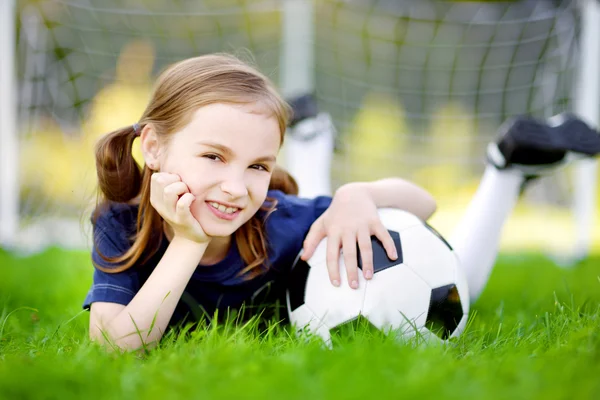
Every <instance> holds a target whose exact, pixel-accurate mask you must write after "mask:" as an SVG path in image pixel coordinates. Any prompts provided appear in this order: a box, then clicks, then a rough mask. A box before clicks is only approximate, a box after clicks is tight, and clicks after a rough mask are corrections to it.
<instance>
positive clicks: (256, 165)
mask: <svg viewBox="0 0 600 400" xmlns="http://www.w3.org/2000/svg"><path fill="white" fill-rule="evenodd" d="M250 168H254V169H257V170H259V171H269V169H268V168H267V166H266V165H262V164H254V165H252V166H251V167H250Z"/></svg>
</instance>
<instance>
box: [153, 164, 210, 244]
mask: <svg viewBox="0 0 600 400" xmlns="http://www.w3.org/2000/svg"><path fill="white" fill-rule="evenodd" d="M194 200H195V197H194V195H193V194H191V193H190V189H189V188H188V186H187V185H186V184H185V183H184V182H182V181H181V178H180V177H179V175H176V174H169V173H166V172H156V173H154V174H152V181H151V182H150V204H152V207H154V209H155V210H156V211H157V212H158V213H159V214H160V216H161V217H163V219H164V220H165V221H166V222H167V223H168V224H169V225H170V226H171V228H173V233H174V236H176V237H177V236H180V237H184V238H186V239H188V240H191V241H193V242H196V243H208V242H210V239H211V237H210V236H207V235H206V233H204V230H203V229H202V226H200V222H198V220H197V219H196V218H194V216H193V215H192V212H191V210H190V206H191V205H192V202H193V201H194Z"/></svg>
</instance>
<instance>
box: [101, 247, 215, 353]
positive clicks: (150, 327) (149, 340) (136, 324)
mask: <svg viewBox="0 0 600 400" xmlns="http://www.w3.org/2000/svg"><path fill="white" fill-rule="evenodd" d="M207 246H208V243H197V242H194V241H191V240H188V239H186V238H182V237H178V236H175V237H174V238H173V240H172V241H171V243H170V244H169V247H168V248H167V250H166V252H165V254H164V255H163V257H162V259H161V260H160V262H159V263H158V265H157V266H156V268H155V269H154V271H153V272H152V274H151V275H150V277H149V278H148V280H147V281H146V282H145V283H144V285H143V286H142V288H141V289H140V290H139V292H138V293H137V294H136V295H135V297H134V298H133V300H131V302H130V303H129V304H128V305H127V306H123V305H117V304H114V303H103V302H99V303H93V304H92V307H91V310H90V337H91V338H92V339H94V340H98V341H99V342H101V343H103V344H104V345H105V346H106V347H107V348H111V347H112V346H113V345H116V346H117V347H119V348H122V349H127V350H135V349H140V348H142V347H146V346H148V347H151V346H153V345H155V344H156V343H158V341H159V340H160V338H161V337H162V335H163V333H164V332H165V329H166V327H167V324H168V323H169V320H170V319H171V316H172V315H173V311H175V307H176V306H177V303H178V302H179V300H180V298H181V295H182V294H183V290H184V289H185V287H186V286H187V284H188V281H189V280H190V278H191V276H192V274H193V272H194V270H195V269H196V267H197V266H198V262H199V261H200V259H201V258H202V256H203V254H204V251H205V250H206V247H207ZM105 336H106V337H105ZM106 339H108V340H109V342H107V341H106Z"/></svg>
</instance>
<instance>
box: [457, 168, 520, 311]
mask: <svg viewBox="0 0 600 400" xmlns="http://www.w3.org/2000/svg"><path fill="white" fill-rule="evenodd" d="M522 183H523V174H522V173H521V172H520V171H514V170H498V169H496V168H495V167H493V166H490V165H488V166H487V167H486V169H485V172H484V174H483V178H482V179H481V183H480V184H479V188H478V189H477V192H476V193H475V196H474V197H473V199H472V200H471V203H469V206H468V207H467V210H466V212H465V215H464V216H463V218H462V220H461V221H460V223H459V224H458V226H457V227H456V229H455V231H454V232H453V234H452V236H451V237H450V240H449V241H450V244H451V245H452V247H453V248H454V250H455V252H456V254H457V256H458V258H459V259H460V263H461V267H462V268H463V270H464V272H465V274H466V278H467V283H468V285H469V296H470V298H471V301H475V300H476V299H477V298H478V297H479V295H480V294H481V292H482V291H483V289H484V287H485V285H486V284H487V281H488V278H489V276H490V273H491V272H492V268H493V266H494V263H495V260H496V255H497V253H498V246H499V243H500V237H501V234H502V228H503V226H504V222H505V221H506V219H507V217H508V216H509V215H510V213H511V211H512V210H513V208H514V205H515V203H516V202H517V199H518V197H519V191H520V187H521V184H522Z"/></svg>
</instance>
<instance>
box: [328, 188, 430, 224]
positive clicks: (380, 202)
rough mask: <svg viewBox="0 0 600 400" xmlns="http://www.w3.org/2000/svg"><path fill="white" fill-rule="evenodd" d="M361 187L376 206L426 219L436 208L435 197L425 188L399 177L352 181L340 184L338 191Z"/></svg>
mask: <svg viewBox="0 0 600 400" xmlns="http://www.w3.org/2000/svg"><path fill="white" fill-rule="evenodd" d="M356 188H362V189H363V190H365V191H367V193H368V194H369V195H370V197H371V198H372V199H373V202H374V203H375V205H376V206H377V207H378V208H384V207H391V208H399V209H401V210H405V211H408V212H410V213H412V214H414V215H416V216H417V217H419V218H421V219H422V220H423V221H427V219H429V217H431V216H432V215H433V213H434V212H435V210H436V209H437V204H436V201H435V199H434V198H433V196H432V195H431V194H429V193H428V192H427V191H426V190H425V189H423V188H422V187H420V186H417V185H415V184H414V183H411V182H409V181H406V180H404V179H400V178H386V179H381V180H378V181H373V182H353V183H348V184H346V185H343V186H341V187H340V188H339V189H338V190H337V192H336V194H337V193H338V192H340V191H345V190H346V191H347V190H350V191H352V190H355V189H356Z"/></svg>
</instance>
